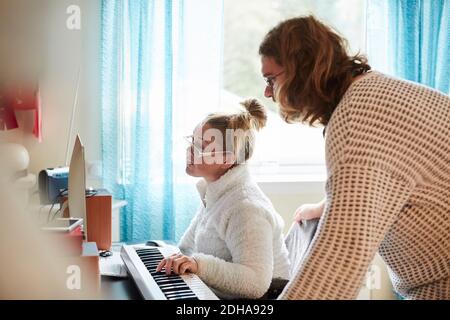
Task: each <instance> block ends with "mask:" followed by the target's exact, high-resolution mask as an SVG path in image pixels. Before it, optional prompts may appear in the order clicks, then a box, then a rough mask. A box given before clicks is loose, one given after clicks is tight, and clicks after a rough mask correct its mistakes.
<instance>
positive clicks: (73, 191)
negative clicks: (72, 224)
mask: <svg viewBox="0 0 450 320" xmlns="http://www.w3.org/2000/svg"><path fill="white" fill-rule="evenodd" d="M85 190H86V166H85V160H84V147H83V144H82V143H81V140H80V137H79V136H78V135H77V138H76V140H75V144H74V147H73V151H72V158H71V160H70V166H69V182H68V202H69V214H70V216H71V217H74V218H81V219H83V221H84V226H83V230H84V234H85V237H86V240H88V239H87V234H88V233H87V224H88V221H87V219H86V196H85Z"/></svg>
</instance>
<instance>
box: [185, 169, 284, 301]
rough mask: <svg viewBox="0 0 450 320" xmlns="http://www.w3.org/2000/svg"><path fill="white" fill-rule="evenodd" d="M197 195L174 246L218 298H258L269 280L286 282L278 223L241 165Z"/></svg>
mask: <svg viewBox="0 0 450 320" xmlns="http://www.w3.org/2000/svg"><path fill="white" fill-rule="evenodd" d="M197 189H198V191H199V193H200V196H201V199H202V201H203V205H202V206H201V207H200V208H199V211H198V212H197V214H196V216H195V217H194V219H193V221H192V222H191V225H190V226H189V228H188V229H187V230H186V232H185V234H184V235H183V237H182V239H181V241H180V243H179V245H178V246H179V248H180V250H181V251H182V252H183V253H184V254H186V255H191V256H193V257H194V258H195V260H196V261H197V263H198V272H197V275H198V276H199V277H200V278H201V279H202V280H203V281H204V282H205V283H206V284H207V285H208V286H209V287H211V289H212V290H214V291H215V292H216V294H217V295H218V296H219V297H221V298H229V299H230V298H231V299H233V298H260V297H261V296H262V295H264V293H266V291H267V289H268V288H269V286H270V283H271V280H272V278H284V279H289V259H288V252H287V249H286V245H285V243H284V237H283V234H282V229H283V221H282V219H281V217H280V216H279V215H278V213H277V212H276V211H275V209H274V208H273V206H272V204H271V202H270V200H269V199H267V197H266V196H265V195H264V194H263V192H262V191H261V189H260V188H259V187H258V185H257V184H256V182H255V181H253V180H252V179H251V177H250V175H249V172H248V168H247V166H246V165H238V166H237V167H234V168H233V169H231V170H229V171H228V172H227V173H226V174H224V175H223V176H222V177H221V178H220V179H219V180H217V181H215V182H213V183H209V184H207V183H206V181H205V180H201V181H199V183H198V184H197Z"/></svg>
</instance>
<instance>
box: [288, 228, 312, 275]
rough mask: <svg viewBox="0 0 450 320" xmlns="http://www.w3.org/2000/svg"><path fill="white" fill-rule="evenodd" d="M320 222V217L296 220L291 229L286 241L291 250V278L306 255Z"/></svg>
mask: <svg viewBox="0 0 450 320" xmlns="http://www.w3.org/2000/svg"><path fill="white" fill-rule="evenodd" d="M318 224H319V219H312V220H305V221H302V223H301V224H300V223H298V222H294V223H293V224H292V226H291V228H290V229H289V232H288V233H287V235H286V237H285V243H286V247H287V249H288V252H289V261H290V262H291V267H290V277H291V278H292V277H293V275H294V274H295V272H296V271H297V269H298V267H299V265H300V263H301V262H302V260H303V259H304V257H305V255H306V253H307V251H308V249H309V246H310V244H311V241H312V239H313V238H314V235H315V233H316V229H317V225H318Z"/></svg>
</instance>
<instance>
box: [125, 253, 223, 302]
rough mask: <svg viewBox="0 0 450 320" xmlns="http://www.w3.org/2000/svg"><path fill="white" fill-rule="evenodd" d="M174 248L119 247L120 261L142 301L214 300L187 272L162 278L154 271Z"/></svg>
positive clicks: (202, 285)
mask: <svg viewBox="0 0 450 320" xmlns="http://www.w3.org/2000/svg"><path fill="white" fill-rule="evenodd" d="M178 252H179V250H178V248H176V247H174V246H164V247H153V246H145V245H134V246H123V247H122V251H121V256H122V259H123V261H124V263H125V265H126V267H127V269H128V271H129V273H130V275H131V277H132V278H133V280H134V281H135V283H136V285H137V287H138V289H139V291H140V292H141V294H142V296H143V297H144V299H155V300H217V299H218V297H217V296H216V295H215V294H214V293H213V292H212V290H211V289H210V288H208V286H207V285H206V284H205V283H204V282H203V281H201V280H200V278H199V277H198V276H196V275H195V274H191V273H186V274H183V275H176V274H173V273H172V274H171V275H169V276H167V275H166V273H165V272H164V271H161V272H156V267H157V266H158V264H159V262H160V261H161V260H162V259H163V258H165V257H168V256H170V255H172V254H174V253H178Z"/></svg>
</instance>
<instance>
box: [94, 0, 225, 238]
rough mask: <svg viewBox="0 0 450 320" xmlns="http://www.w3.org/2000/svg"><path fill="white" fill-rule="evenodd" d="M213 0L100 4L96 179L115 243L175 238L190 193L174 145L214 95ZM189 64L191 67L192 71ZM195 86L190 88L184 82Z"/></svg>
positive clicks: (193, 202) (185, 220) (195, 201)
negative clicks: (105, 197) (110, 212)
mask: <svg viewBox="0 0 450 320" xmlns="http://www.w3.org/2000/svg"><path fill="white" fill-rule="evenodd" d="M222 11H223V8H222V3H221V1H209V0H184V1H183V0H174V1H171V0H165V1H158V0H153V1H152V0H148V1H147V0H122V1H112V0H103V1H102V56H101V59H102V116H103V120H102V157H103V184H104V187H105V188H107V189H108V190H110V191H111V192H112V194H113V196H114V198H116V199H123V200H126V201H127V202H128V205H127V206H126V207H125V208H124V209H123V210H122V214H121V218H120V224H121V240H122V241H128V242H135V241H143V240H146V239H152V238H153V239H167V240H178V239H179V237H180V236H181V234H182V233H183V231H184V230H185V228H186V227H187V226H188V224H189V222H190V220H191V218H192V216H193V215H194V213H195V210H196V208H197V207H198V205H199V203H200V202H199V197H198V195H197V194H196V190H195V185H194V183H195V181H194V180H192V179H189V178H188V177H186V175H185V173H184V159H185V156H184V152H185V146H183V145H182V144H180V143H179V142H180V141H181V139H179V137H182V135H183V134H189V133H190V131H191V130H192V129H193V128H194V127H195V125H196V124H197V123H198V122H199V121H200V120H201V119H202V115H203V114H204V113H206V111H207V109H208V107H209V108H210V109H211V108H214V107H213V106H211V105H207V104H206V103H202V102H200V103H196V102H198V100H201V99H203V98H204V97H202V96H201V95H200V93H201V92H199V90H198V89H199V88H202V89H206V90H208V94H207V95H206V98H208V99H210V100H209V101H210V102H212V104H213V105H214V104H215V103H216V101H218V99H219V88H220V63H221V41H222V33H221V32H222ZM193 71H194V72H193ZM194 84H195V87H193V85H194Z"/></svg>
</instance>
